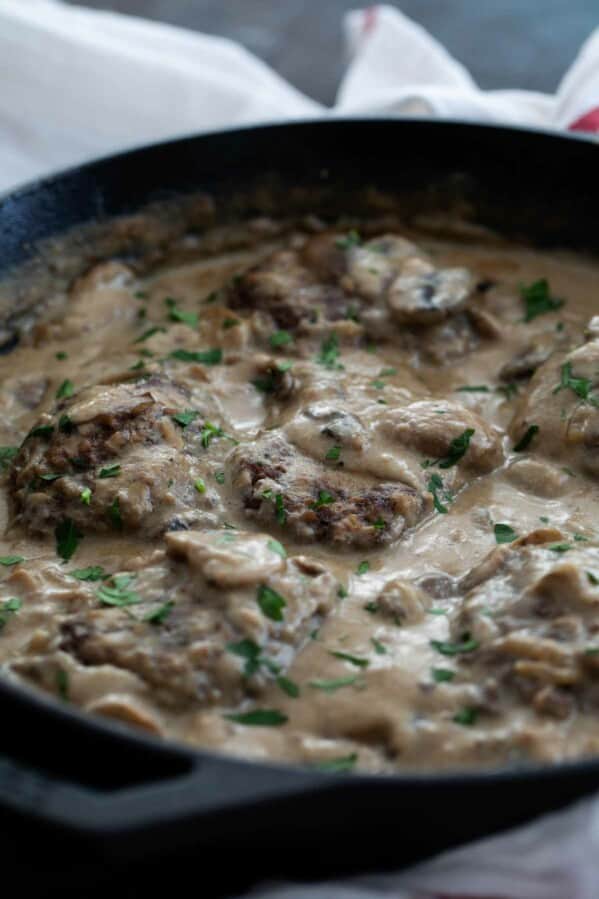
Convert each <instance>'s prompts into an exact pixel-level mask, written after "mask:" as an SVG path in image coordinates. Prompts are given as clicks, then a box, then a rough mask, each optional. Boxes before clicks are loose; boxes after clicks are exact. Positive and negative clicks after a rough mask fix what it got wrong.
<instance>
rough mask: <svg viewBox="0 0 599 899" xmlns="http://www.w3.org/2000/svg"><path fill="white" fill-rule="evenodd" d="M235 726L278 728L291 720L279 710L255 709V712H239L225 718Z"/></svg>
mask: <svg viewBox="0 0 599 899" xmlns="http://www.w3.org/2000/svg"><path fill="white" fill-rule="evenodd" d="M224 717H225V718H226V719H227V720H228V721H234V722H235V724H245V725H247V726H249V727H278V726H279V725H281V724H286V723H287V721H288V720H289V719H288V718H287V715H284V714H283V712H279V711H278V710H277V709H254V711H253V712H239V713H237V714H234V715H225V716H224Z"/></svg>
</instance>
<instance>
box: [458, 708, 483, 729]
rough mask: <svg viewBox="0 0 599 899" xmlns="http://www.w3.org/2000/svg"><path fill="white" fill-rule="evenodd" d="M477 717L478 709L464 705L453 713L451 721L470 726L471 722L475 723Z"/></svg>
mask: <svg viewBox="0 0 599 899" xmlns="http://www.w3.org/2000/svg"><path fill="white" fill-rule="evenodd" d="M477 718H478V709H473V708H472V706H466V707H465V708H463V709H460V710H459V712H456V713H455V715H454V716H453V721H455V723H456V724H463V725H464V726H465V727H470V726H471V725H472V724H475V723H476V719H477Z"/></svg>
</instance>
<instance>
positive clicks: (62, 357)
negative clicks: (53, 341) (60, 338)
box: [55, 351, 69, 362]
mask: <svg viewBox="0 0 599 899" xmlns="http://www.w3.org/2000/svg"><path fill="white" fill-rule="evenodd" d="M55 356H56V358H57V359H58V361H59V362H64V360H65V359H68V358H69V354H68V353H64V352H62V351H61V352H59V353H55Z"/></svg>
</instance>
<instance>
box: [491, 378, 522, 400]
mask: <svg viewBox="0 0 599 899" xmlns="http://www.w3.org/2000/svg"><path fill="white" fill-rule="evenodd" d="M496 390H497V393H502V394H503V396H504V397H505V399H506V400H511V399H512V397H514V396H516V394H517V393H518V385H517V384H514V383H513V382H511V383H509V384H500V385H499V387H497V388H496Z"/></svg>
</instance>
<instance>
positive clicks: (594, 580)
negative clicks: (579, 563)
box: [586, 571, 599, 587]
mask: <svg viewBox="0 0 599 899" xmlns="http://www.w3.org/2000/svg"><path fill="white" fill-rule="evenodd" d="M586 575H587V580H588V582H589V584H592V585H593V587H597V586H599V578H598V577H597V575H595V574H593V572H592V571H587V573H586Z"/></svg>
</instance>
